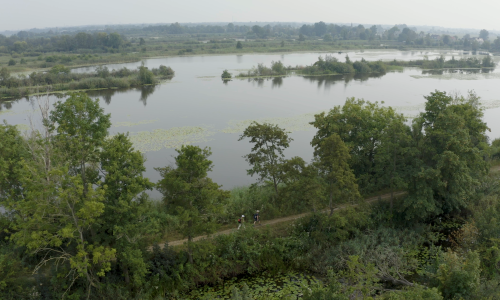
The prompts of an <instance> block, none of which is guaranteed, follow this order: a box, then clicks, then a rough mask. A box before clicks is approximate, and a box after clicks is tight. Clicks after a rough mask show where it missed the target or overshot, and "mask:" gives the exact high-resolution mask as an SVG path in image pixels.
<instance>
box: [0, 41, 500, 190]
mask: <svg viewBox="0 0 500 300" xmlns="http://www.w3.org/2000/svg"><path fill="white" fill-rule="evenodd" d="M325 54H326V53H290V54H247V55H224V56H186V57H168V58H158V59H147V60H144V63H145V65H146V66H147V67H149V68H154V67H158V66H159V65H166V66H170V67H172V68H173V69H174V71H175V77H174V78H173V79H172V80H170V81H168V82H166V83H163V84H161V85H157V86H154V87H143V88H140V89H128V90H112V91H92V92H89V94H90V95H91V96H92V97H97V98H99V99H100V100H101V103H102V107H104V109H105V111H106V112H107V113H111V120H112V123H113V125H112V128H111V129H110V132H111V134H115V133H117V132H129V133H130V135H131V139H132V140H133V141H134V143H135V146H136V148H137V149H139V150H141V151H142V152H144V153H145V155H146V158H147V162H146V167H147V171H146V174H145V175H146V176H147V177H149V178H150V179H151V180H152V181H153V182H156V181H157V180H159V179H160V178H159V174H158V173H157V172H156V171H155V170H154V168H155V167H163V166H166V165H172V164H173V163H174V156H175V154H176V152H175V147H179V146H180V145H182V144H185V143H190V144H194V145H199V146H201V147H211V149H212V152H213V155H212V156H211V159H212V161H213V163H214V168H213V171H212V172H211V174H210V176H211V177H212V178H213V180H214V181H215V182H217V183H219V184H222V185H223V187H224V188H225V189H230V188H232V187H235V186H241V185H248V184H250V183H252V182H254V180H255V178H252V177H250V176H248V175H247V174H246V169H247V168H248V164H247V162H246V161H245V160H244V159H243V158H242V156H243V155H245V154H247V153H249V151H250V148H251V145H250V144H249V143H248V141H247V140H243V141H238V138H239V136H240V134H241V133H242V131H243V130H244V129H245V128H246V127H247V126H248V125H249V124H250V122H251V121H254V120H255V121H261V122H269V123H275V124H278V125H279V126H280V127H283V128H285V129H287V130H288V131H290V132H291V137H292V138H293V139H294V141H293V142H292V143H291V144H290V148H288V149H287V150H286V152H285V154H286V156H287V157H292V156H301V157H303V158H304V159H305V160H306V161H308V160H310V159H311V158H312V152H313V151H312V148H311V146H310V141H311V139H312V137H313V135H314V133H315V131H314V128H313V127H312V126H310V125H309V124H308V122H310V121H312V120H313V119H314V114H315V113H318V112H321V111H325V110H328V109H331V108H332V107H334V106H336V105H342V104H343V103H344V102H345V99H346V98H347V97H356V98H364V99H365V100H369V101H379V102H381V101H383V102H384V104H383V105H387V106H393V107H395V108H397V109H398V110H399V111H400V112H402V113H404V114H406V115H408V116H413V115H416V114H418V112H419V111H423V109H424V103H425V99H424V96H425V95H428V94H429V93H430V92H432V91H434V90H441V91H447V92H459V93H462V94H464V95H465V94H466V93H467V91H469V90H474V91H475V92H476V93H477V94H478V95H479V96H480V97H481V98H482V105H483V106H484V108H485V117H484V118H485V121H486V122H487V123H488V125H489V127H490V128H491V132H489V133H488V135H489V136H490V138H492V139H494V138H497V137H500V70H499V69H500V68H497V70H495V71H492V72H490V73H479V74H478V73H460V72H458V73H444V74H442V75H430V74H425V73H424V72H423V71H422V70H420V69H413V68H407V69H404V71H402V72H391V73H387V74H386V75H383V76H378V77H368V76H363V77H352V76H327V77H301V76H289V77H285V78H274V79H259V80H256V79H243V80H240V79H234V80H232V81H230V82H227V83H226V84H225V83H223V82H222V81H221V79H220V75H221V73H222V71H223V70H224V69H228V70H229V71H230V72H231V73H233V75H236V74H238V73H240V72H246V70H248V69H250V68H252V67H253V66H256V65H257V64H258V63H264V64H265V65H267V66H269V65H270V63H271V61H278V60H281V61H282V62H283V63H284V64H285V65H287V66H288V65H292V66H295V65H310V64H312V63H314V62H315V61H316V60H317V58H318V56H320V55H325ZM347 54H348V55H349V57H350V59H351V60H353V61H354V60H360V59H361V58H364V59H366V60H380V59H382V60H392V59H398V60H414V59H422V58H423V57H424V55H427V56H428V57H429V59H434V58H436V57H439V56H440V55H445V56H446V57H447V58H448V59H449V58H451V56H452V55H453V56H455V58H459V57H461V56H462V54H461V53H460V52H450V51H448V52H444V51H429V52H420V51H407V52H402V51H388V50H386V51H364V52H361V51H357V52H353V51H351V52H348V53H347ZM332 55H333V56H335V57H337V58H338V59H339V60H342V61H343V60H344V57H345V55H346V53H342V54H338V53H333V54H332ZM494 60H495V62H496V63H497V64H498V63H499V62H500V58H498V57H495V58H494ZM139 65H140V62H137V63H127V64H113V65H108V68H110V69H116V68H122V67H127V68H136V67H138V66H139ZM93 70H94V68H93V67H89V68H79V69H75V70H73V71H74V72H92V71H93ZM56 100H57V98H56V97H55V96H51V101H56ZM0 108H1V109H0V121H3V120H2V119H5V120H6V121H7V122H8V123H9V124H18V125H20V128H23V127H24V128H26V127H27V126H26V125H28V124H29V123H28V115H29V114H30V113H31V114H33V109H34V108H35V105H34V102H33V100H27V99H19V100H13V101H9V102H5V101H4V102H0ZM35 114H36V111H35ZM22 124H25V125H22ZM153 196H154V197H159V194H158V193H156V192H154V193H153Z"/></svg>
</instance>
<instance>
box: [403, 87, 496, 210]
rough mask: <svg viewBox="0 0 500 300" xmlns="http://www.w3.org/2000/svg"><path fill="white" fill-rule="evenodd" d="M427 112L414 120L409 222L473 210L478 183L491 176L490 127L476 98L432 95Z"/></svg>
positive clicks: (407, 207) (441, 94)
mask: <svg viewBox="0 0 500 300" xmlns="http://www.w3.org/2000/svg"><path fill="white" fill-rule="evenodd" d="M425 98H426V99H427V103H426V107H425V109H426V111H425V112H424V113H421V115H420V117H419V118H416V119H415V120H414V122H413V130H412V131H413V132H412V135H413V141H412V146H413V147H415V148H416V151H413V153H415V155H414V156H413V157H412V158H411V160H410V162H411V173H410V181H409V184H408V197H407V198H406V200H405V203H404V209H405V213H406V218H407V219H413V218H421V219H426V218H431V217H435V216H437V215H439V214H442V213H453V212H455V211H458V210H460V209H463V208H465V207H467V206H468V204H469V201H470V199H471V197H472V195H473V193H474V188H475V186H476V185H478V183H479V180H480V179H481V178H482V177H483V176H485V175H486V174H487V173H488V168H487V164H486V161H485V160H484V159H483V157H486V156H487V155H486V153H485V152H484V150H482V149H481V148H480V147H478V145H479V144H477V143H475V141H481V140H483V139H484V134H485V131H486V130H487V127H486V124H484V122H482V120H481V118H482V116H483V113H482V111H481V109H480V108H479V106H478V105H477V101H478V99H477V97H470V96H469V97H467V98H464V97H460V98H453V97H451V96H449V95H447V94H446V93H444V92H439V91H436V92H434V93H431V95H430V96H427V97H425Z"/></svg>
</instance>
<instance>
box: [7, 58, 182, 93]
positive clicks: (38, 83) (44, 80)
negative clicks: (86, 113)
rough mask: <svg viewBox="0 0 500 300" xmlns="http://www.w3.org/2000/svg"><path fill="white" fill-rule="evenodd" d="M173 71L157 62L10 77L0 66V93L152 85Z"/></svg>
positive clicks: (61, 68) (58, 69)
mask: <svg viewBox="0 0 500 300" xmlns="http://www.w3.org/2000/svg"><path fill="white" fill-rule="evenodd" d="M174 74H175V72H174V71H173V70H172V68H170V67H166V66H163V65H161V66H160V67H159V68H153V69H152V70H149V69H148V68H147V67H145V66H143V65H142V66H140V67H139V68H138V69H137V70H129V69H127V68H122V69H118V70H112V71H110V70H109V69H108V68H107V67H98V68H97V69H96V72H95V73H73V72H71V71H70V69H69V68H67V67H64V66H63V65H55V66H54V67H52V68H51V69H50V70H49V71H48V72H32V73H31V74H30V75H28V76H18V77H14V76H11V75H10V72H9V71H8V69H7V68H1V69H0V96H1V97H22V96H27V95H30V94H33V93H37V92H40V91H44V90H47V89H48V90H50V91H69V90H89V89H105V88H128V87H133V86H141V85H146V84H155V83H157V82H158V80H160V79H171V78H172V77H173V76H174Z"/></svg>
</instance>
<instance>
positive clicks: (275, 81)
mask: <svg viewBox="0 0 500 300" xmlns="http://www.w3.org/2000/svg"><path fill="white" fill-rule="evenodd" d="M282 85H283V77H275V78H273V81H272V85H271V87H272V88H273V89H274V88H275V87H276V88H279V87H281V86H282Z"/></svg>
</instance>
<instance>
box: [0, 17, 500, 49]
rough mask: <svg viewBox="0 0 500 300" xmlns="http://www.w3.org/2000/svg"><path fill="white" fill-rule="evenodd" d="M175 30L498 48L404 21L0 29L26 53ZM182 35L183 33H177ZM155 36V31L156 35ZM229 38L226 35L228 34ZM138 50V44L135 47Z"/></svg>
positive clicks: (122, 45) (5, 43)
mask: <svg viewBox="0 0 500 300" xmlns="http://www.w3.org/2000/svg"><path fill="white" fill-rule="evenodd" d="M152 35H154V36H167V35H172V36H174V37H175V36H179V38H180V39H181V40H182V39H185V38H193V37H194V38H197V39H203V38H206V39H210V38H211V37H214V36H225V37H232V38H246V39H268V38H279V39H287V40H298V41H305V40H306V39H313V40H318V39H322V40H323V41H325V42H332V43H333V42H335V41H339V40H371V41H373V40H380V41H395V42H399V43H402V44H405V45H407V46H412V45H415V46H445V45H446V46H450V47H463V48H466V49H471V50H477V49H479V48H482V49H485V50H492V51H500V38H497V39H496V40H494V41H489V40H488V35H489V33H488V31H486V30H481V31H480V32H479V37H480V39H476V38H471V36H470V35H468V34H467V35H465V36H463V37H458V36H456V35H455V36H452V35H448V34H443V35H435V34H434V35H433V34H430V33H425V32H423V31H420V32H417V29H416V28H411V27H408V26H407V25H406V24H399V25H395V26H393V27H392V28H390V29H385V28H383V27H381V26H375V25H373V26H371V27H369V28H366V27H365V26H363V25H357V26H348V25H337V24H332V23H330V24H327V23H325V22H317V23H314V24H310V25H307V24H305V25H302V26H301V27H298V26H294V25H291V24H274V25H265V26H259V25H253V26H250V25H235V24H233V23H229V24H227V25H219V24H217V25H181V24H179V23H173V24H170V25H154V26H147V27H124V28H116V31H115V32H112V33H111V32H109V33H108V32H104V31H102V30H94V31H90V30H89V31H87V32H78V33H74V32H65V33H64V34H60V33H54V32H53V31H49V32H28V31H20V32H18V33H17V34H15V35H12V36H10V37H6V36H3V35H0V53H11V54H12V52H14V53H17V54H21V53H24V54H25V55H30V53H31V55H33V56H36V55H38V54H40V53H46V52H54V51H59V52H62V51H64V52H68V51H81V50H85V49H86V50H93V52H96V51H98V52H115V51H118V49H126V48H128V47H129V46H131V45H133V44H139V46H143V45H145V40H144V39H143V38H142V37H141V36H143V37H146V36H152ZM181 36H183V37H182V38H181ZM155 38H156V37H155ZM228 41H229V40H228ZM133 51H136V50H133Z"/></svg>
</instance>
